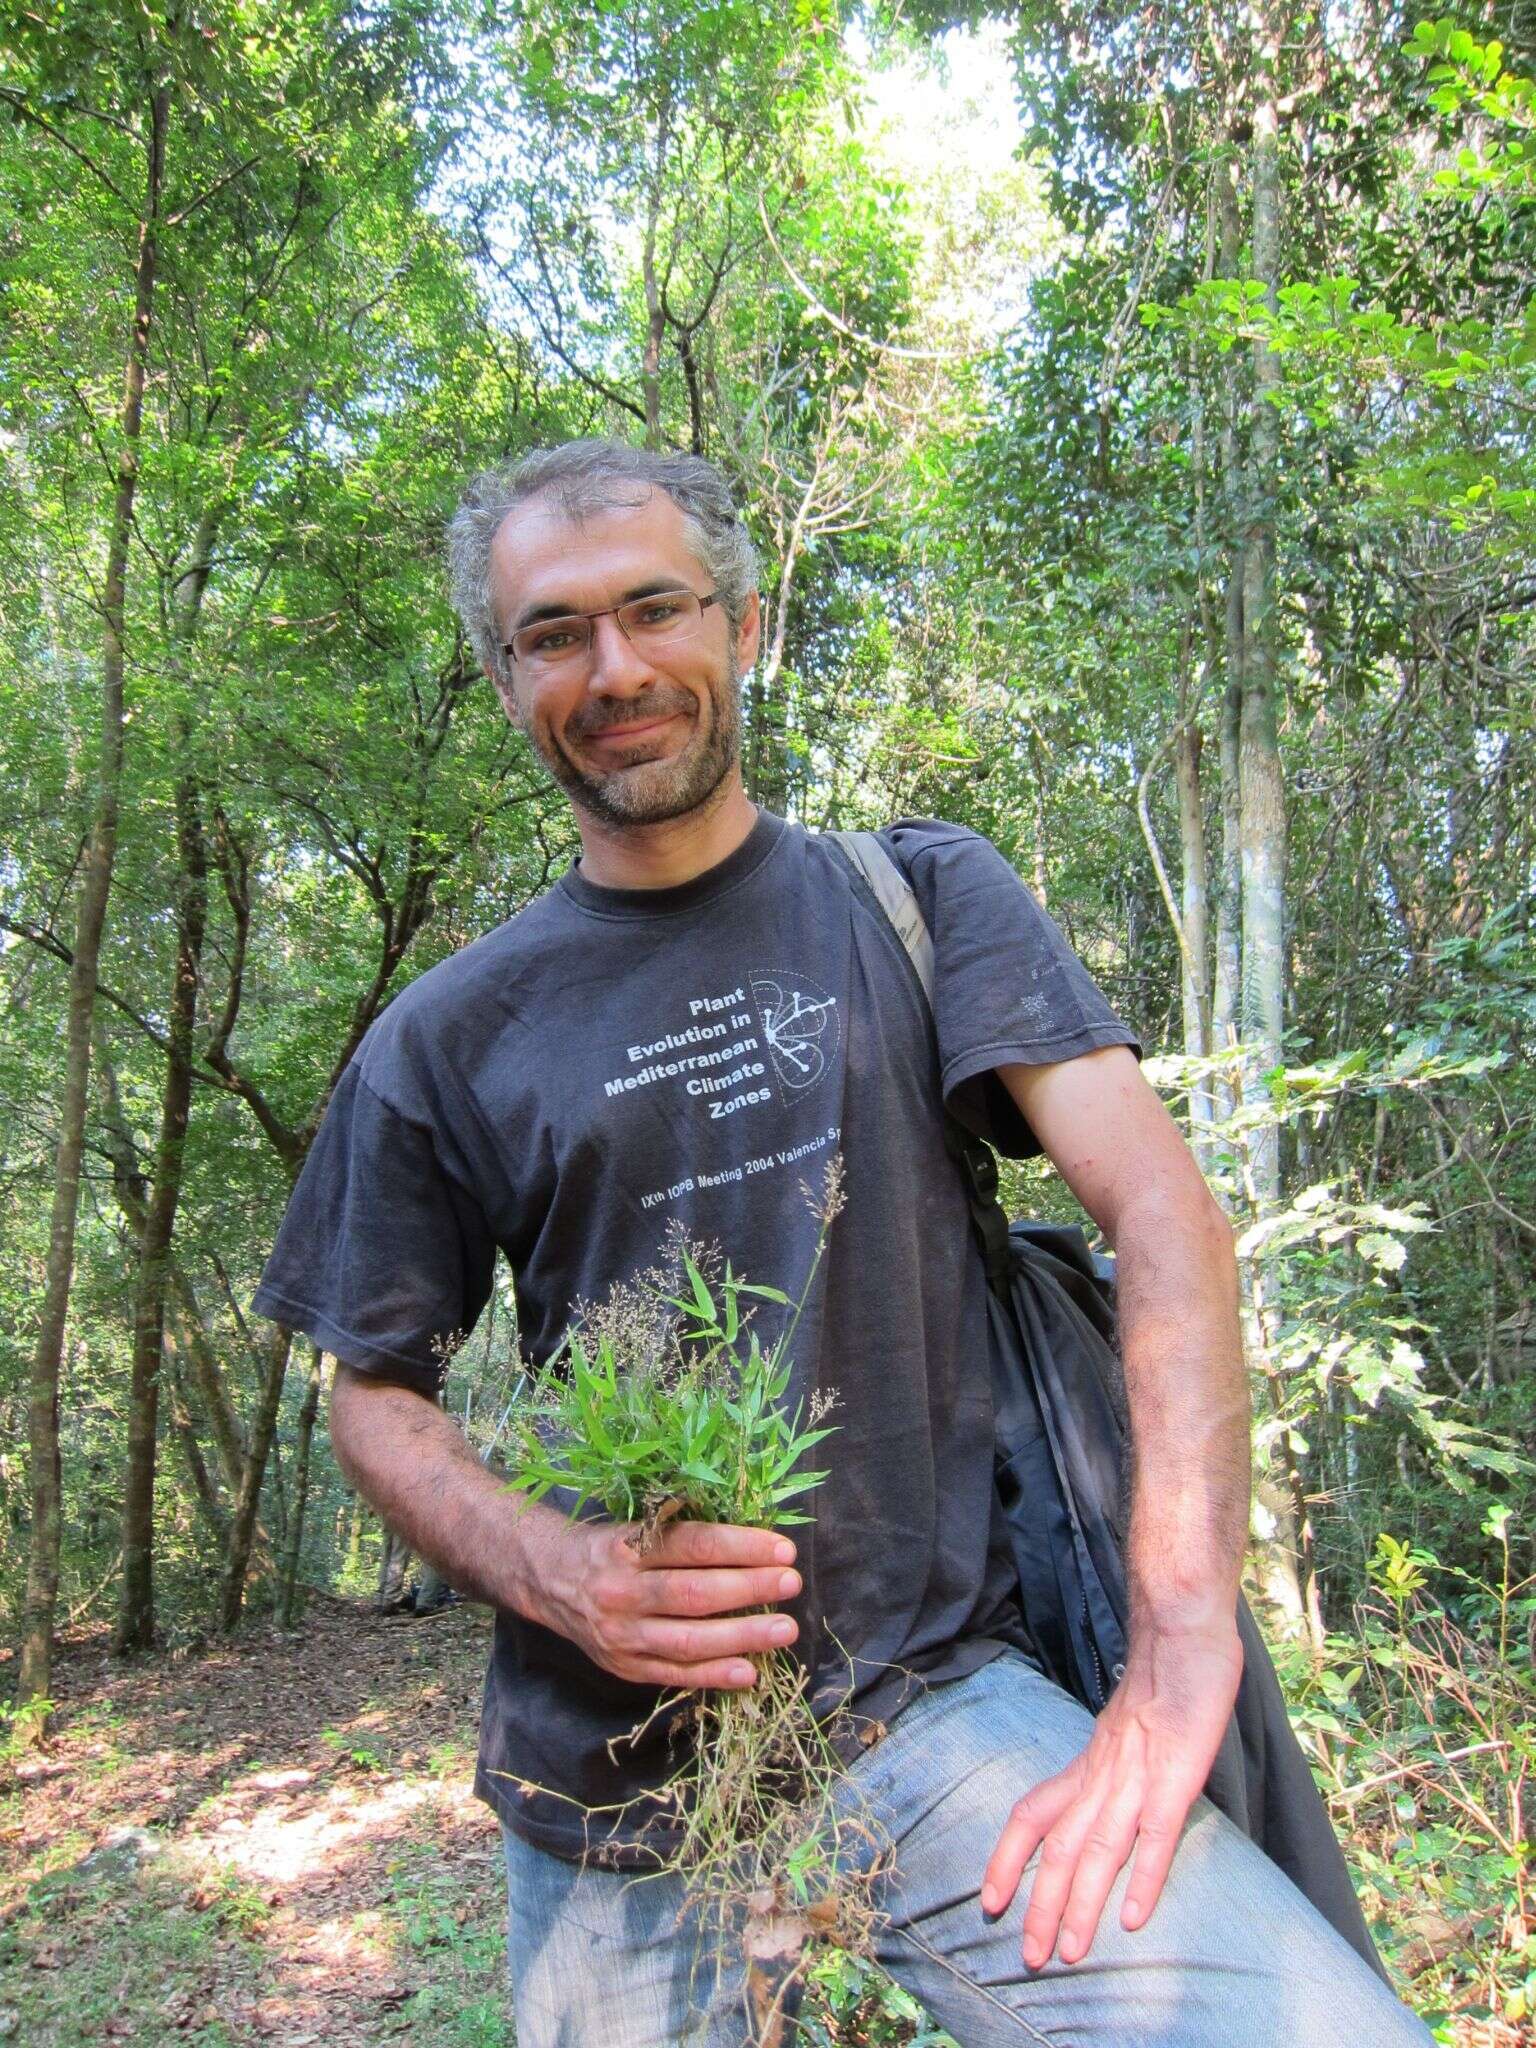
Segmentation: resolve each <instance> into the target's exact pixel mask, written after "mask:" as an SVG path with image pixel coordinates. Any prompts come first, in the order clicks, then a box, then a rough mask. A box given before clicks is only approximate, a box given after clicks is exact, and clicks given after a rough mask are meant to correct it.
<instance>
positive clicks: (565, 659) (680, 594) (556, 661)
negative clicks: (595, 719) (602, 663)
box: [501, 590, 720, 675]
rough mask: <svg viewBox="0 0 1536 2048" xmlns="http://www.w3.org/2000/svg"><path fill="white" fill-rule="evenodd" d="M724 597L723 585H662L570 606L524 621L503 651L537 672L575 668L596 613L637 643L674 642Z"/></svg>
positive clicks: (588, 645) (588, 648)
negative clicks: (625, 599) (648, 592)
mask: <svg viewBox="0 0 1536 2048" xmlns="http://www.w3.org/2000/svg"><path fill="white" fill-rule="evenodd" d="M719 601H720V593H719V591H718V590H712V591H710V593H709V595H708V596H707V597H699V596H698V595H697V594H696V593H695V592H694V591H691V590H658V591H656V592H655V593H654V595H652V596H650V597H637V598H634V599H632V600H631V601H630V603H628V604H615V605H609V607H608V608H607V610H606V611H601V612H569V613H567V614H566V615H565V616H564V617H562V618H558V619H539V620H538V621H536V623H535V624H533V625H531V626H523V627H521V628H520V629H519V630H518V631H517V632H516V633H514V634H513V635H512V638H511V639H510V640H508V641H507V642H506V643H505V645H504V646H503V647H502V650H501V651H502V653H503V654H506V655H510V656H511V658H512V659H513V661H515V662H517V663H518V664H519V666H520V667H522V668H525V669H527V670H529V671H530V672H531V673H533V674H538V675H543V674H548V673H549V672H550V671H551V670H554V669H566V668H575V667H576V666H578V665H579V664H580V663H582V662H585V661H586V660H587V659H588V658H589V656H590V655H591V652H592V626H593V621H594V620H596V619H613V620H616V621H617V623H618V628H619V631H620V632H621V633H622V634H623V635H624V638H625V639H626V640H627V641H628V642H629V643H630V645H631V646H632V647H638V648H640V649H642V650H645V651H648V650H650V649H651V648H661V647H670V646H671V645H672V643H673V642H674V641H677V640H687V639H690V638H691V637H692V636H693V634H695V633H697V631H698V630H699V621H700V620H701V619H702V617H703V615H704V612H705V609H706V608H707V607H708V606H709V605H712V604H718V603H719Z"/></svg>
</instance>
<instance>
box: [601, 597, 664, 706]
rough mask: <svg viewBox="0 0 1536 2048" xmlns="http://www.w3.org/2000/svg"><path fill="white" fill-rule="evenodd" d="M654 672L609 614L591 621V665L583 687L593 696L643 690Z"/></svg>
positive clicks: (616, 694) (652, 679)
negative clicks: (585, 684)
mask: <svg viewBox="0 0 1536 2048" xmlns="http://www.w3.org/2000/svg"><path fill="white" fill-rule="evenodd" d="M655 679H656V671H655V669H654V668H652V666H651V664H650V663H649V662H648V661H647V660H646V659H645V657H644V655H642V654H641V652H640V650H639V648H638V647H636V645H635V643H634V642H633V641H632V640H631V639H630V638H629V636H628V635H627V634H626V633H625V632H624V630H623V628H622V627H621V626H620V624H619V622H618V620H617V619H616V618H614V617H613V616H612V614H611V613H610V614H609V615H608V616H607V617H605V618H600V619H594V620H593V621H592V666H591V668H590V669H589V670H588V672H587V688H588V689H589V690H590V691H591V692H592V694H593V695H594V696H597V697H613V696H618V695H620V694H622V693H624V692H626V691H629V692H633V691H636V690H643V689H644V688H645V686H646V684H647V683H650V682H654V681H655Z"/></svg>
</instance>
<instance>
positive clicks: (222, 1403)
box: [170, 1258, 245, 1494]
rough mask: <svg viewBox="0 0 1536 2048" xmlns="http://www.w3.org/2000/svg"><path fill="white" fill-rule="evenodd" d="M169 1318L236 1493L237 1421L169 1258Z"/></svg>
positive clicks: (191, 1298) (241, 1465) (195, 1310)
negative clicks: (183, 1348)
mask: <svg viewBox="0 0 1536 2048" xmlns="http://www.w3.org/2000/svg"><path fill="white" fill-rule="evenodd" d="M170 1312H171V1321H172V1325H173V1327H174V1328H175V1330H176V1332H177V1334H178V1336H179V1337H180V1338H181V1341H182V1344H183V1345H184V1346H185V1349H186V1354H187V1363H188V1365H189V1366H190V1367H191V1369H192V1379H193V1383H194V1384H195V1386H196V1388H197V1392H198V1397H199V1399H200V1400H201V1401H202V1404H203V1410H204V1413H205V1414H206V1415H207V1418H208V1425H209V1427H210V1429H211V1430H212V1431H213V1441H214V1445H215V1448H216V1449H217V1451H218V1454H219V1464H220V1466H221V1467H222V1468H223V1472H224V1483H225V1484H226V1486H228V1488H229V1490H230V1492H231V1493H236V1494H237V1493H239V1491H240V1488H241V1485H242V1484H243V1483H244V1479H245V1445H244V1444H243V1443H242V1441H241V1438H240V1424H239V1420H238V1418H237V1417H236V1415H235V1411H234V1409H233V1407H232V1406H231V1405H230V1399H229V1392H228V1389H227V1388H226V1387H225V1385H224V1375H223V1373H222V1372H221V1371H220V1368H219V1361H218V1359H217V1357H216V1356H215V1355H214V1349H213V1346H212V1344H210V1343H209V1341H208V1332H207V1330H206V1329H205V1328H204V1327H203V1316H202V1310H201V1309H200V1307H199V1306H198V1301H197V1296H196V1295H195V1294H194V1293H193V1292H192V1284H191V1282H190V1281H189V1280H188V1279H187V1276H186V1274H185V1273H184V1272H183V1271H182V1269H181V1267H180V1266H179V1265H178V1264H177V1263H176V1261H175V1259H174V1258H173V1259H172V1260H171V1304H170Z"/></svg>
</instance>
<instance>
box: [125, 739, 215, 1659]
mask: <svg viewBox="0 0 1536 2048" xmlns="http://www.w3.org/2000/svg"><path fill="white" fill-rule="evenodd" d="M176 842H177V851H178V854H179V857H180V866H181V876H180V882H181V903H180V906H179V910H178V915H177V936H176V967H175V973H174V977H173V980H172V983H171V998H170V1003H169V1005H168V1010H167V1024H166V1055H165V1092H164V1095H163V1097H162V1100H161V1106H160V1137H159V1141H158V1144H157V1145H156V1148H155V1172H154V1183H153V1187H152V1190H151V1193H150V1198H149V1202H148V1206H147V1208H146V1210H145V1217H144V1236H143V1241H142V1243H141V1245H140V1247H139V1272H138V1280H137V1284H136V1286H135V1289H134V1308H133V1364H132V1376H131V1382H130V1390H129V1397H128V1401H129V1405H128V1470H127V1475H126V1480H125V1484H124V1489H123V1577H122V1588H121V1597H120V1600H119V1604H118V1613H117V1629H116V1633H115V1634H114V1637H113V1642H112V1647H113V1650H114V1652H115V1653H116V1655H118V1656H119V1657H122V1656H127V1655H128V1654H130V1653H131V1652H132V1651H134V1650H148V1649H151V1648H153V1646H154V1639H155V1595H154V1541H155V1523H154V1510H155V1441H156V1433H157V1419H158V1412H159V1405H160V1366H161V1360H162V1356H163V1353H164V1349H165V1293H166V1272H167V1267H168V1265H169V1261H170V1251H171V1237H172V1234H173V1232H174V1230H175V1228H176V1210H177V1208H178V1206H179V1204H180V1201H181V1178H182V1167H183V1163H184V1159H185V1154H186V1144H187V1125H188V1121H189V1119H190V1116H191V1110H192V1035H193V1029H194V1026H195V1024H196V1021H197V989H198V978H199V975H200V973H201V969H202V958H203V935H204V932H205V930H206V928H207V921H208V863H207V858H206V855H205V852H204V848H203V826H202V819H201V817H200V816H199V814H198V805H197V793H196V791H195V789H194V788H193V786H192V782H191V778H190V777H189V776H186V775H183V776H182V777H181V778H180V779H179V781H178V782H177V785H176Z"/></svg>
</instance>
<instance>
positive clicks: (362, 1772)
mask: <svg viewBox="0 0 1536 2048" xmlns="http://www.w3.org/2000/svg"><path fill="white" fill-rule="evenodd" d="M489 1634H490V1617H489V1615H488V1614H487V1613H486V1612H485V1610H484V1609H481V1608H476V1607H469V1606H462V1607H451V1608H447V1609H444V1610H442V1611H441V1612H439V1613H437V1614H434V1615H432V1616H430V1617H425V1618H422V1619H420V1620H418V1619H416V1618H414V1617H412V1616H408V1615H406V1616H388V1617H384V1616H377V1615H374V1614H372V1613H371V1612H370V1611H368V1609H367V1608H366V1607H365V1606H363V1605H361V1604H360V1603H359V1604H347V1603H342V1602H340V1601H333V1600H328V1599H324V1598H320V1597H317V1598H316V1599H315V1601H314V1602H313V1604H312V1606H311V1608H310V1610H309V1613H308V1615H307V1616H306V1618H305V1621H304V1625H303V1628H302V1630H300V1631H298V1632H295V1633H291V1634H285V1633H280V1632H279V1631H278V1630H276V1629H275V1628H271V1627H263V1626H261V1625H260V1624H259V1623H258V1624H256V1625H253V1626H252V1627H250V1628H249V1629H248V1630H247V1631H246V1632H245V1633H244V1634H242V1635H241V1636H240V1637H238V1638H237V1639H236V1640H235V1641H234V1642H232V1643H229V1644H221V1645H219V1646H218V1647H217V1648H212V1649H207V1650H203V1651H199V1652H193V1653H191V1654H189V1655H186V1656H183V1657H180V1658H174V1657H170V1658H168V1657H164V1656H159V1657H155V1658H152V1659H143V1660H141V1661H139V1662H137V1663H131V1664H128V1665H126V1666H124V1665H120V1664H114V1663H113V1662H112V1661H111V1660H110V1659H109V1657H108V1654H107V1652H108V1641H107V1634H106V1632H105V1631H101V1632H98V1633H94V1634H91V1635H85V1636H79V1635H77V1636H75V1637H74V1638H73V1639H70V1638H66V1639H65V1640H64V1642H63V1643H62V1645H61V1650H60V1656H59V1660H58V1665H57V1670H56V1683H55V1688H54V1690H55V1696H56V1698H57V1700H58V1704H59V1713H58V1715H57V1717H56V1722H55V1726H56V1730H57V1732H56V1733H55V1734H54V1735H52V1736H51V1737H50V1739H49V1743H48V1747H47V1751H46V1753H45V1754H43V1755H41V1756H38V1757H36V1758H34V1759H32V1760H30V1761H26V1762H23V1763H22V1764H21V1765H20V1766H19V1767H14V1768H13V1769H12V1770H11V1771H10V1772H9V1773H7V1774H6V1782H5V1784H4V1787H3V1789H0V2040H4V2039H7V2038H9V2039H13V2040H17V2041H24V2042H26V2043H27V2044H28V2048H54V2044H58V2048H65V2044H68V2048H73V2044H75V2043H76V2042H79V2041H82V2040H86V2041H108V2042H118V2043H124V2044H132V2048H163V2044H165V2043H168V2042H170V2041H178V2042H186V2043H187V2044H189V2048H190V2044H196V2048H248V2044H250V2048H254V2044H258V2043H267V2042H278V2043H281V2044H283V2048H304V2044H306V2043H311V2042H313V2043H319V2042H324V2043H325V2044H326V2048H372V2044H374V2043H380V2042H387V2041H392V2040H398V2039H404V2038H406V2037H407V2036H409V2037H410V2038H412V2039H413V2040H415V2041H417V2042H425V2043H430V2044H432V2048H502V2044H504V2043H505V2044H510V2042H511V2038H512V2030H511V2027H510V2024H509V2023H508V2020H507V2017H506V2006H505V1996H504V1970H505V1959H506V1945H505V1931H504V1916H505V1912H506V1887H505V1882H504V1879H503V1876H502V1870H501V1836H500V1831H499V1829H498V1828H497V1825H496V1821H495V1818H494V1817H493V1815H492V1814H491V1813H490V1811H489V1809H488V1808H486V1807H485V1806H483V1805H482V1804H480V1802H479V1801H477V1800H476V1799H475V1798H474V1797H473V1796H472V1794H471V1792H470V1779H471V1776H472V1773H473V1767H474V1750H475V1731H476V1728H477V1725H478V1722H479V1709H480V1692H481V1684H482V1681H483V1679H484V1674H485V1662H486V1655H487V1650H488V1647H489Z"/></svg>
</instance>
